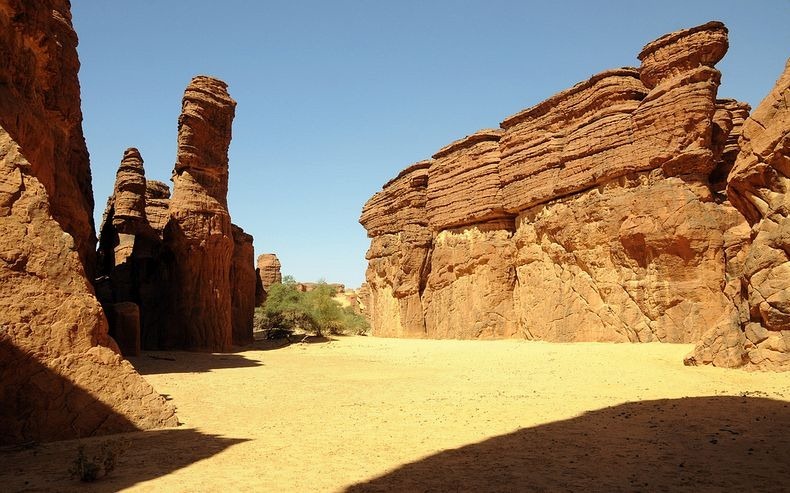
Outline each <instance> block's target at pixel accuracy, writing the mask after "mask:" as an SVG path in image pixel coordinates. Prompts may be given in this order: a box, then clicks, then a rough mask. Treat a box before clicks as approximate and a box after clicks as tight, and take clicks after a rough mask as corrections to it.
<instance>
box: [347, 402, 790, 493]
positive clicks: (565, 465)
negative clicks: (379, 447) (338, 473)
mask: <svg viewBox="0 0 790 493" xmlns="http://www.w3.org/2000/svg"><path fill="white" fill-rule="evenodd" d="M788 474H790V403H788V402H785V401H777V400H771V399H765V398H754V397H731V396H720V397H694V398H684V399H662V400H655V401H643V402H631V403H626V404H622V405H619V406H615V407H610V408H605V409H601V410H597V411H591V412H587V413H585V414H583V415H581V416H579V417H577V418H573V419H569V420H565V421H558V422H555V423H549V424H545V425H541V426H535V427H533V428H526V429H522V430H519V431H516V432H514V433H511V434H508V435H503V436H497V437H494V438H491V439H488V440H485V441H483V442H480V443H476V444H472V445H466V446H464V447H461V448H458V449H454V450H447V451H444V452H441V453H438V454H436V455H433V456H430V457H427V458H425V459H422V460H419V461H417V462H413V463H410V464H406V465H403V466H401V467H399V468H398V469H396V470H394V471H392V472H390V473H388V474H385V475H383V476H381V477H378V478H375V479H371V480H369V481H366V482H362V483H359V484H356V485H353V486H351V487H349V488H348V489H347V490H346V491H347V492H351V493H358V492H374V491H381V492H384V491H387V492H392V491H419V492H447V491H452V492H456V491H465V492H467V491H468V492H493V491H497V492H499V491H501V492H528V491H546V492H554V491H596V492H597V491H606V492H611V491H694V492H700V491H722V492H723V491H734V488H735V485H746V488H747V489H748V490H749V491H777V492H778V491H788V490H790V482H789V481H790V480H789V479H788V478H789V477H790V476H788ZM741 491H743V490H741Z"/></svg>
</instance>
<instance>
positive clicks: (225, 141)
mask: <svg viewBox="0 0 790 493" xmlns="http://www.w3.org/2000/svg"><path fill="white" fill-rule="evenodd" d="M235 108H236V102H235V101H234V100H233V99H231V97H230V95H229V94H228V91H227V85H226V84H225V83H224V82H222V81H220V80H218V79H214V78H211V77H206V76H197V77H195V78H193V79H192V81H191V82H190V83H189V85H188V86H187V88H186V91H185V92H184V99H183V106H182V110H181V116H180V117H179V119H178V155H177V158H176V165H175V169H174V171H173V196H172V198H171V199H170V221H169V223H168V225H167V226H166V228H165V234H164V236H165V243H166V244H167V246H168V247H169V249H170V251H171V252H172V254H173V282H174V285H175V286H177V289H176V290H175V293H174V295H175V298H176V300H175V304H174V310H173V312H172V313H171V314H170V321H169V324H170V327H169V330H170V331H171V334H170V336H171V337H170V340H169V343H170V344H172V345H174V346H179V347H184V348H187V349H192V350H204V351H225V350H228V349H229V348H230V347H231V344H232V334H233V325H232V317H231V305H232V302H231V283H230V270H231V259H232V255H233V233H232V230H231V222H230V214H229V213H228V206H227V193H228V146H229V145H230V139H231V124H232V122H233V117H234V114H235Z"/></svg>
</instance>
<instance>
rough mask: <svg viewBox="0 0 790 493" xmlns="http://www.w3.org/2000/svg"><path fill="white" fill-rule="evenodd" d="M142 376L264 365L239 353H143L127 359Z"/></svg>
mask: <svg viewBox="0 0 790 493" xmlns="http://www.w3.org/2000/svg"><path fill="white" fill-rule="evenodd" d="M127 359H128V360H129V362H130V363H131V364H132V366H134V368H135V369H136V370H137V372H138V373H140V374H141V375H159V374H163V373H204V372H209V371H212V370H223V369H227V368H249V367H253V366H263V363H261V362H260V361H256V360H253V359H248V358H245V357H244V356H243V355H241V354H238V353H214V354H212V353H192V352H186V351H143V353H142V354H141V355H140V356H135V357H131V358H127Z"/></svg>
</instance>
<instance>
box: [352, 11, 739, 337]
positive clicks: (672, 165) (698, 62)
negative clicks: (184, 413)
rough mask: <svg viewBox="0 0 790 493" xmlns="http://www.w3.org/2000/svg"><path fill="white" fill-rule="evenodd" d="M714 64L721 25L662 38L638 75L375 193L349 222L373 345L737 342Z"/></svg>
mask: <svg viewBox="0 0 790 493" xmlns="http://www.w3.org/2000/svg"><path fill="white" fill-rule="evenodd" d="M726 49H727V31H726V29H725V28H724V27H723V25H721V24H720V23H709V24H706V25H703V26H699V27H696V28H692V29H688V30H684V31H679V32H677V33H672V34H670V35H667V36H664V37H662V38H660V39H659V40H656V41H655V42H653V43H650V44H649V45H647V46H646V47H645V48H644V49H643V51H642V53H641V54H640V60H642V66H641V67H640V68H639V69H633V68H622V69H616V70H610V71H606V72H603V73H601V74H598V75H596V76H593V77H592V78H590V79H589V80H587V81H584V82H582V83H580V84H577V85H576V86H574V87H572V88H571V89H568V90H566V91H563V92H561V93H559V94H557V95H556V96H553V97H551V98H549V99H548V100H546V101H544V102H542V103H539V104H537V105H535V106H533V107H532V108H528V109H526V110H524V111H521V112H519V113H517V114H515V115H513V116H511V117H508V118H506V119H505V120H504V121H503V122H502V124H501V127H502V131H501V132H499V131H483V132H480V133H478V134H475V135H473V136H470V137H467V138H465V139H461V140H460V141H456V142H454V143H453V144H450V145H449V146H447V147H445V148H443V149H442V150H441V151H439V152H438V153H437V154H436V155H435V156H434V160H433V161H426V162H422V163H418V165H416V166H411V167H409V168H407V169H406V170H404V171H403V172H402V173H401V174H400V175H398V177H397V178H396V179H394V180H392V181H391V182H389V183H388V184H386V185H385V186H384V188H383V189H382V190H381V191H380V192H378V193H376V194H375V195H374V196H373V197H372V198H371V199H370V200H369V201H368V202H367V203H366V204H365V206H364V208H363V211H362V216H361V218H360V222H361V223H362V225H363V226H364V227H365V229H366V230H367V231H368V236H369V237H371V248H370V250H369V251H368V254H367V259H368V261H369V264H368V271H367V275H366V280H367V284H368V286H369V290H370V296H369V300H370V302H369V306H368V310H369V316H370V320H371V324H372V327H373V332H374V334H377V335H389V336H428V337H463V338H469V337H513V336H519V337H527V338H540V339H545V340H555V341H591V340H592V341H655V340H659V341H668V342H669V341H671V342H694V341H697V340H698V339H699V338H700V337H701V336H702V333H703V331H704V330H706V329H707V328H709V327H714V326H715V327H720V328H722V330H724V329H726V328H729V329H731V328H732V327H737V326H738V324H739V321H740V319H741V318H742V312H743V310H742V307H741V306H740V305H739V303H738V301H737V299H736V298H737V296H736V295H735V291H737V290H736V289H735V286H734V284H733V283H732V282H731V270H728V267H727V264H726V259H727V258H734V257H737V256H738V255H739V254H738V253H737V249H738V245H742V244H743V243H742V242H743V225H744V222H743V218H742V217H741V216H740V215H739V214H738V213H737V211H735V209H733V208H732V207H731V206H730V205H729V204H728V203H727V202H726V201H724V200H723V197H720V196H715V195H714V194H712V193H711V189H712V188H713V189H714V190H716V189H717V188H716V187H718V190H719V191H720V190H721V189H722V187H723V185H722V174H724V173H726V170H727V169H728V167H729V166H731V165H732V162H733V161H732V155H733V152H734V151H735V150H736V142H737V137H738V135H739V133H740V127H741V122H742V121H743V118H744V117H745V113H746V112H747V111H748V107H747V106H746V105H743V104H742V103H738V102H736V101H717V99H716V92H717V88H718V83H719V77H720V74H719V73H718V71H716V70H715V68H713V66H714V64H715V63H716V62H717V61H718V60H720V59H721V57H722V56H723V55H724V52H725V51H726ZM426 167H428V173H427V177H426V176H425V172H424V169H425V168H426ZM711 173H713V174H714V175H716V174H717V173H718V175H717V177H716V178H715V179H716V180H717V181H716V182H715V183H714V182H712V181H711V180H713V178H709V176H710V175H711ZM426 182H427V183H426ZM423 190H427V192H423ZM514 216H517V220H516V222H515V224H513V221H512V218H513V217H514ZM428 227H430V230H428ZM741 257H742V255H741V256H740V257H738V258H741ZM733 268H735V267H733Z"/></svg>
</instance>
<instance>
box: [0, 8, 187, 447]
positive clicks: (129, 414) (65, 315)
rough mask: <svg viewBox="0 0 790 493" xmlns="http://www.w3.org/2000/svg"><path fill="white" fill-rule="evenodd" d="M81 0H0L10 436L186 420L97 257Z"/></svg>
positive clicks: (65, 434) (4, 388) (5, 382)
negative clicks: (78, 25) (129, 352)
mask: <svg viewBox="0 0 790 493" xmlns="http://www.w3.org/2000/svg"><path fill="white" fill-rule="evenodd" d="M76 46H77V37H76V34H75V33H74V30H73V28H72V26H71V14H70V12H69V2H68V1H66V0H49V1H48V0H43V1H40V2H23V1H16V0H0V313H2V323H0V445H5V444H8V443H17V442H24V441H48V440H58V439H67V438H77V437H87V436H91V435H98V434H104V433H112V432H120V431H132V430H135V429H141V428H154V427H159V426H175V425H176V424H177V419H176V417H175V414H174V412H175V410H174V408H173V406H172V405H170V404H169V403H167V402H166V401H165V399H164V398H163V397H162V396H160V395H159V394H158V393H157V392H156V391H155V390H154V389H153V388H152V387H151V385H150V384H148V383H147V382H146V381H145V380H144V379H143V378H142V377H141V376H140V375H139V374H138V373H137V372H136V371H135V369H134V368H133V367H132V365H131V364H130V363H129V362H128V361H125V360H124V359H123V358H121V356H120V355H119V354H118V350H117V346H116V344H115V342H114V341H113V340H112V339H111V338H110V337H109V336H108V334H107V320H106V318H105V316H104V312H103V311H102V309H101V306H100V305H99V302H98V301H97V300H96V297H95V296H94V292H93V288H92V287H91V284H90V282H89V277H88V276H86V269H87V270H88V271H89V272H90V271H91V270H92V269H93V265H92V260H91V259H93V256H94V249H93V245H94V242H95V240H94V239H93V238H94V231H93V225H92V219H91V217H92V209H93V195H92V192H91V184H90V171H89V167H88V155H87V151H86V149H85V143H84V141H83V139H82V128H81V113H80V109H79V104H80V100H79V84H78V82H77V69H78V67H79V61H78V60H77V50H76Z"/></svg>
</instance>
